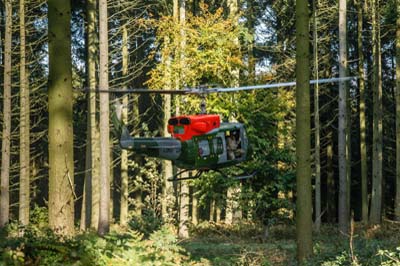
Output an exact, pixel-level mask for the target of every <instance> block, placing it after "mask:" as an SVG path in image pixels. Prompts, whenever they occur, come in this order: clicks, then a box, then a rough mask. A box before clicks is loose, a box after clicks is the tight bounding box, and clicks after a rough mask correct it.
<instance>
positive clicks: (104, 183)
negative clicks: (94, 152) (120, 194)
mask: <svg viewBox="0 0 400 266" xmlns="http://www.w3.org/2000/svg"><path fill="white" fill-rule="evenodd" d="M107 22H108V16H107V0H99V36H100V38H99V53H100V61H99V87H100V88H101V89H102V90H107V89H108V25H107ZM109 131H110V125H109V95H108V93H100V143H101V146H100V212H99V225H98V230H97V232H98V233H99V235H105V234H106V233H108V231H109V229H110V136H109V134H110V133H109Z"/></svg>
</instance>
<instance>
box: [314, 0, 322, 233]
mask: <svg viewBox="0 0 400 266" xmlns="http://www.w3.org/2000/svg"><path fill="white" fill-rule="evenodd" d="M317 8H318V7H317V3H315V0H314V1H313V24H314V28H313V48H314V49H313V55H314V79H316V80H318V76H319V73H318V71H319V69H318V14H317V13H318V12H317ZM319 112H320V111H319V84H318V83H317V84H315V86H314V126H315V132H314V141H315V144H314V145H315V154H314V164H315V222H314V224H315V230H316V231H317V232H319V230H320V228H321V154H320V149H321V144H320V142H321V140H320V121H319Z"/></svg>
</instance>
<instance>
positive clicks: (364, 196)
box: [357, 0, 368, 223]
mask: <svg viewBox="0 0 400 266" xmlns="http://www.w3.org/2000/svg"><path fill="white" fill-rule="evenodd" d="M362 30H363V0H358V2H357V49H358V76H359V77H360V78H359V90H360V160H361V162H360V163H361V217H362V221H363V222H364V223H367V222H368V183H367V182H368V179H367V178H368V177H367V175H368V168H367V160H368V157H367V143H366V136H367V127H366V120H365V119H366V118H365V117H366V116H365V80H364V78H365V73H364V53H363V45H362Z"/></svg>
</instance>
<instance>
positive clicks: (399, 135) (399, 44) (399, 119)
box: [394, 0, 400, 221]
mask: <svg viewBox="0 0 400 266" xmlns="http://www.w3.org/2000/svg"><path fill="white" fill-rule="evenodd" d="M396 24H397V30H396V77H397V79H396V200H395V211H394V212H395V217H396V220H397V221H400V0H397V23H396Z"/></svg>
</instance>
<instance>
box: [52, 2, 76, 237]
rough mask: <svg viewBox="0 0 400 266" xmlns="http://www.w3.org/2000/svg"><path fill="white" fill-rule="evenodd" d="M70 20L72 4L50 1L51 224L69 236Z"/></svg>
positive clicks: (71, 223)
mask: <svg viewBox="0 0 400 266" xmlns="http://www.w3.org/2000/svg"><path fill="white" fill-rule="evenodd" d="M70 21H71V4H70V1H58V0H49V1H48V23H49V34H48V35H49V37H48V38H49V90H48V101H49V168H50V169H49V224H50V227H51V228H52V229H53V230H54V231H56V232H58V233H60V234H67V235H71V234H72V233H73V232H74V156H73V155H74V154H73V128H72V104H73V95H72V62H71V31H70ZM60 62H62V64H60Z"/></svg>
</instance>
